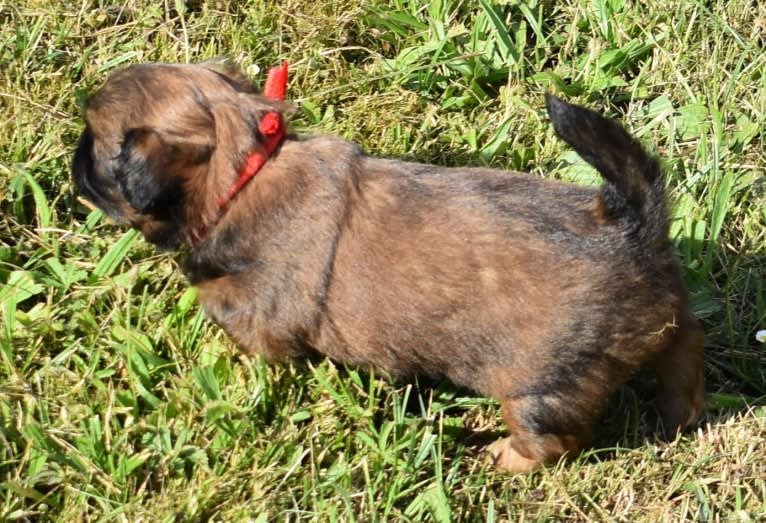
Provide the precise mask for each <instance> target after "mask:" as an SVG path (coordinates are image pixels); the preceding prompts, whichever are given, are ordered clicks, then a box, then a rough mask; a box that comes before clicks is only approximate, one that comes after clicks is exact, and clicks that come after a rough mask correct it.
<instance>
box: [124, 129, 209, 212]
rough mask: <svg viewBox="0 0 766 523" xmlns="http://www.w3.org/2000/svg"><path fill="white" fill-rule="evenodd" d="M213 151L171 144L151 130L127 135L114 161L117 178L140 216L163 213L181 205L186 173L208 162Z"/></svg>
mask: <svg viewBox="0 0 766 523" xmlns="http://www.w3.org/2000/svg"><path fill="white" fill-rule="evenodd" d="M211 152H212V147H210V146H205V145H200V144H195V143H185V142H184V141H183V140H169V139H168V137H164V136H163V133H161V132H159V131H156V130H153V129H147V128H140V129H130V130H128V131H127V132H126V133H125V136H124V138H123V141H122V145H121V148H120V153H119V155H118V156H117V157H116V158H115V159H114V160H113V165H112V171H113V173H114V178H115V180H116V181H117V183H118V184H119V186H120V189H121V190H122V194H123V195H124V197H125V199H126V200H127V201H128V203H129V204H130V205H131V206H132V207H133V208H134V209H135V210H136V211H138V212H139V213H141V214H148V213H153V212H156V211H160V212H162V211H163V210H166V209H163V208H164V207H166V206H168V205H172V204H174V202H178V203H180V202H179V201H178V200H179V199H180V198H181V196H182V193H181V189H182V185H183V181H184V171H185V170H186V169H189V168H191V167H194V166H197V165H200V164H202V163H203V162H206V161H207V160H208V159H209V158H210V154H211Z"/></svg>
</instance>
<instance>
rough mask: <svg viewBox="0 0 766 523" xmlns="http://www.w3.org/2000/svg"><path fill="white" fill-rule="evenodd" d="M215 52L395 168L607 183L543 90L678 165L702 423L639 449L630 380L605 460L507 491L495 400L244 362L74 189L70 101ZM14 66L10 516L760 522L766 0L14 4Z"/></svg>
mask: <svg viewBox="0 0 766 523" xmlns="http://www.w3.org/2000/svg"><path fill="white" fill-rule="evenodd" d="M155 5H156V6H158V7H152V6H155ZM220 55H227V56H230V57H232V58H233V59H234V60H236V61H238V62H240V63H241V64H243V65H244V66H245V67H247V66H249V65H251V64H258V65H259V66H260V69H261V71H263V70H265V69H266V68H267V67H269V66H270V65H272V64H275V63H278V62H279V61H281V60H284V59H288V60H290V62H291V64H292V71H293V73H292V78H291V83H290V90H289V96H290V98H291V99H292V100H293V101H295V103H296V106H297V107H298V110H297V111H296V113H295V114H294V116H293V118H292V122H291V125H292V126H293V127H294V128H296V129H299V130H302V131H303V132H310V133H320V132H329V133H335V134H340V135H342V136H344V137H346V138H348V139H351V140H354V141H356V142H358V143H360V144H361V145H363V146H364V147H365V148H366V149H367V150H369V151H370V152H372V153H375V154H381V155H390V156H402V157H409V158H414V159H418V160H422V161H430V162H437V163H440V164H451V165H483V164H486V165H491V166H495V167H500V168H508V169H523V170H528V171H531V172H533V173H536V174H538V175H541V176H554V177H558V178H562V179H565V180H570V181H574V182H577V183H597V181H598V178H597V176H595V175H594V173H593V171H592V170H590V169H588V168H587V167H585V166H584V165H583V163H582V162H581V161H580V160H579V159H578V158H577V156H576V155H574V154H572V153H571V151H569V150H568V149H567V148H566V147H565V146H564V145H563V144H562V143H561V142H560V141H558V140H556V139H555V138H554V136H553V134H552V131H551V128H550V125H549V123H548V122H547V120H546V118H545V116H544V111H543V93H544V92H545V91H546V90H554V91H556V92H559V93H562V94H564V95H565V96H566V97H568V98H569V99H571V100H574V101H577V102H580V103H585V104H587V105H589V106H591V107H594V108H596V109H597V110H599V111H602V112H604V113H606V114H611V115H614V116H618V117H621V118H623V120H624V122H625V124H626V125H627V126H628V127H629V128H630V129H631V130H632V131H633V132H634V133H635V134H636V135H638V136H639V137H640V138H641V140H642V141H644V142H645V143H646V144H647V146H648V147H650V148H651V149H652V150H656V151H657V152H658V153H660V154H661V155H662V156H663V158H664V160H665V165H666V167H667V176H668V184H669V187H670V193H671V197H672V200H673V203H674V209H675V213H674V215H675V219H674V221H673V224H672V235H673V239H674V241H675V242H676V244H677V246H678V254H679V256H680V258H681V259H682V261H683V265H684V267H685V274H686V277H687V281H688V283H689V287H690V289H691V290H692V293H693V301H694V307H695V310H696V311H697V313H698V314H699V316H700V317H701V318H702V319H703V322H704V324H705V329H706V333H707V356H706V376H707V381H708V391H709V395H708V403H709V412H708V413H707V415H706V417H705V419H704V420H703V422H702V423H701V425H700V428H699V429H698V430H697V431H696V432H694V433H691V434H688V435H686V436H684V437H681V438H679V439H677V440H676V441H674V442H672V443H669V444H663V443H660V442H657V441H655V440H653V439H652V438H651V437H649V436H647V426H649V425H650V422H649V421H648V420H649V419H650V416H651V412H652V387H651V383H650V382H649V380H647V379H646V378H645V377H639V378H638V379H636V380H634V381H633V382H631V384H629V385H628V386H626V387H624V388H623V389H621V391H620V393H619V394H618V395H617V396H616V397H615V398H614V399H613V400H612V402H611V404H610V408H609V411H608V412H607V414H606V416H605V417H604V420H603V422H602V423H601V424H600V425H599V429H598V434H597V438H596V442H595V446H594V448H593V449H591V450H589V451H586V452H585V453H583V454H581V455H579V456H577V457H576V458H575V459H574V460H572V461H569V462H565V463H560V464H559V465H557V466H554V467H550V468H547V469H544V470H540V471H537V472H534V473H532V474H528V475H517V476H509V475H505V474H499V473H496V472H494V471H492V470H491V469H489V468H487V467H486V466H485V465H484V463H483V461H482V453H481V449H482V443H484V442H483V441H479V440H478V439H477V438H476V437H475V436H472V432H473V431H487V432H489V433H492V432H497V433H498V434H499V433H500V432H501V431H502V430H503V428H504V427H503V425H502V421H501V417H500V415H499V413H498V408H497V404H496V403H495V402H493V401H491V400H488V399H484V398H480V397H475V396H472V395H470V394H468V393H465V392H463V391H456V390H454V389H453V388H451V387H450V386H449V385H448V384H439V385H438V386H436V387H435V388H432V387H427V386H425V385H418V384H417V383H415V384H408V383H392V382H391V381H389V380H387V379H385V377H383V376H380V375H368V374H365V373H359V372H357V371H356V370H354V369H346V368H337V367H336V366H334V365H333V364H332V363H330V362H326V361H324V362H319V363H316V364H314V366H312V365H310V364H308V363H298V364H295V365H283V366H273V367H272V366H267V365H266V364H265V363H263V362H262V361H260V360H258V359H250V358H246V357H243V356H241V355H239V354H238V353H237V351H236V349H235V347H234V346H233V345H232V343H231V342H230V341H229V340H228V339H227V338H226V337H225V336H224V335H223V334H222V333H221V332H220V331H219V329H217V328H216V327H215V326H214V325H212V324H210V323H209V322H208V321H207V320H205V319H204V318H203V316H202V314H201V313H200V311H199V309H198V306H197V304H196V300H195V294H194V291H193V290H188V289H187V286H186V284H185V282H184V279H183V277H182V275H181V274H180V273H179V271H178V267H177V265H176V262H175V261H174V260H173V258H172V257H169V256H167V255H160V254H158V253H156V252H155V251H154V250H153V248H152V247H150V246H148V245H147V244H146V243H145V242H144V241H143V240H142V239H141V238H140V236H138V235H137V234H135V233H133V232H126V231H124V230H120V229H118V228H116V227H115V226H114V225H113V224H111V223H110V222H109V221H108V220H106V219H105V218H104V217H103V216H102V215H101V214H100V213H98V212H89V211H88V210H87V209H86V208H85V207H84V206H82V205H81V204H80V203H78V201H77V200H76V198H75V195H74V194H73V187H72V183H71V180H70V177H69V164H70V161H71V157H72V153H73V150H74V145H75V142H76V139H77V136H78V133H79V131H80V129H81V127H82V121H81V119H80V117H79V112H80V111H79V104H80V103H81V101H82V100H83V98H84V96H85V95H86V94H87V92H88V91H89V90H91V89H92V88H94V87H95V86H97V85H99V84H100V83H101V82H102V81H103V80H104V78H105V76H106V75H107V74H108V73H109V72H110V71H112V70H114V69H116V68H118V67H120V66H121V65H124V64H127V63H133V62H139V61H196V60H202V59H206V58H211V57H215V56H220ZM251 70H252V69H251ZM0 71H2V73H1V74H0V199H1V200H2V203H1V204H0V205H1V206H2V211H1V213H0V223H1V226H0V284H2V287H1V288H0V332H1V334H0V520H3V521H5V520H8V521H62V522H65V521H66V522H69V521H112V520H116V521H208V520H215V521H243V520H247V519H248V518H249V520H250V521H259V522H260V521H304V520H320V521H351V520H359V521H387V520H395V521H400V520H401V521H437V522H443V521H497V522H500V521H521V520H531V521H550V520H566V521H586V520H597V521H651V522H654V521H679V520H700V521H759V520H763V519H764V518H766V407H762V406H760V405H763V404H764V403H765V402H764V397H766V346H764V345H762V344H759V343H757V342H756V341H755V338H754V335H755V332H756V331H757V330H758V329H763V328H766V292H765V289H764V275H765V274H766V196H765V195H764V194H765V191H766V179H765V178H764V167H765V166H766V140H764V139H765V138H766V131H765V130H766V7H765V6H763V5H761V4H760V3H759V2H753V1H748V0H729V1H726V0H711V1H702V0H696V1H695V0H689V1H684V2H669V1H658V0H648V1H646V2H627V1H624V0H562V1H560V2H556V1H525V2H493V1H490V0H479V1H476V2H473V1H457V0H432V1H430V2H427V1H425V0H419V1H415V0H389V1H387V2H386V1H384V0H371V1H361V0H327V1H305V0H284V1H280V2H270V1H266V0H251V1H242V2H235V1H228V0H220V1H209V2H188V3H187V4H185V5H184V3H183V2H181V1H176V2H165V3H162V2H155V3H151V2H146V3H144V2H134V1H132V0H125V1H124V2H122V3H115V4H108V3H97V2H88V1H84V2H74V3H73V2H42V1H36V0H26V1H23V2H20V3H13V4H11V3H9V2H0ZM254 80H255V81H257V82H262V81H263V76H262V73H261V74H259V75H257V76H256V77H255V78H254ZM541 321H545V320H544V319H541Z"/></svg>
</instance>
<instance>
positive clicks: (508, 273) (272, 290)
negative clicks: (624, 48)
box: [72, 63, 704, 472]
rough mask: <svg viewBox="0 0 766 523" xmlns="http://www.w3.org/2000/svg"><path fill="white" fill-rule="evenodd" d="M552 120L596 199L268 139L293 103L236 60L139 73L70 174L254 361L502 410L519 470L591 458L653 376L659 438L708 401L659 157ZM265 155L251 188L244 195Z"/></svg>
mask: <svg viewBox="0 0 766 523" xmlns="http://www.w3.org/2000/svg"><path fill="white" fill-rule="evenodd" d="M546 105H547V111H548V114H549V116H550V119H551V121H552V123H553V127H554V129H555V131H556V133H557V135H558V136H559V137H560V138H561V139H563V140H564V141H565V142H566V143H568V144H569V145H570V146H571V147H573V148H574V149H575V151H577V153H579V155H580V156H581V157H582V158H583V159H585V160H586V161H587V162H588V163H590V164H591V165H593V166H594V167H595V168H596V169H597V170H598V172H599V173H600V174H601V175H602V176H603V178H604V180H605V181H604V184H603V185H602V186H601V187H582V186H577V185H573V184H566V183H562V182H559V181H554V180H549V179H543V178H539V177H533V176H530V175H526V174H522V173H516V172H504V171H500V170H493V169H487V168H447V167H441V166H436V165H425V164H419V163H412V162H407V161H400V160H395V159H384V158H377V157H372V156H369V155H367V154H365V153H364V152H363V151H362V150H361V149H360V148H359V147H358V146H356V145H354V144H352V143H349V142H347V141H344V140H342V139H340V138H337V137H332V136H311V137H299V136H296V135H294V134H289V133H286V134H284V135H281V136H279V137H278V143H276V145H274V146H273V147H271V146H267V143H268V142H269V140H268V139H267V138H268V137H267V136H266V134H267V132H265V131H263V129H262V128H261V127H262V124H263V123H264V122H265V121H266V120H267V119H268V118H269V116H268V115H272V116H271V118H272V119H273V118H274V115H276V116H277V117H278V123H279V122H282V121H283V120H282V118H283V117H284V115H285V114H286V111H287V110H288V106H287V105H286V104H285V103H283V102H281V101H279V100H276V99H274V98H271V97H269V96H264V95H263V94H259V92H258V91H257V90H256V89H255V88H254V87H253V85H252V84H251V83H250V82H249V81H248V80H247V79H246V78H245V77H244V76H243V75H242V74H241V73H240V72H239V71H238V70H237V69H236V67H233V66H226V65H221V64H215V63H202V64H191V65H179V64H143V65H132V66H129V67H127V68H125V69H123V70H121V71H118V72H116V73H114V74H113V75H112V76H111V77H110V78H109V79H108V80H107V81H106V83H105V85H103V87H101V88H100V89H99V90H98V91H96V92H95V93H94V94H93V95H92V96H90V98H89V100H88V102H87V104H86V107H85V111H84V119H85V122H86V127H85V130H84V132H83V133H82V136H81V137H80V140H79V143H78V145H77V149H76V153H75V155H74V161H73V167H72V170H73V178H74V182H75V185H76V187H77V189H78V191H79V192H80V193H81V194H82V196H84V198H86V199H87V200H90V201H91V202H93V203H94V204H95V205H96V206H98V207H99V208H101V209H103V210H104V211H105V212H106V213H107V214H108V215H109V216H110V217H112V218H113V219H115V220H117V221H118V222H120V223H125V224H129V225H130V226H132V227H135V228H138V229H140V231H141V232H142V233H143V235H144V236H145V238H146V239H147V240H148V241H149V242H152V243H154V244H156V245H158V246H159V247H160V248H163V249H177V248H183V249H185V250H187V251H188V259H187V261H186V269H185V271H186V274H187V276H188V279H189V280H190V283H191V284H192V285H194V286H196V287H197V289H198V291H199V292H198V296H199V300H200V302H201V304H202V305H203V308H204V310H205V311H206V313H207V314H208V315H209V316H210V317H211V318H212V319H213V320H214V321H215V322H216V323H217V324H218V325H220V326H221V327H222V328H223V329H224V330H225V331H226V333H228V335H229V336H230V337H231V338H232V339H233V340H234V341H235V342H236V344H237V345H238V346H239V347H240V348H241V349H242V350H244V351H246V352H248V353H257V354H260V355H263V356H264V357H265V358H267V359H268V360H269V361H281V360H285V359H289V358H299V357H304V356H308V355H311V354H317V353H318V354H321V355H325V356H327V357H329V358H331V359H333V360H336V361H340V362H344V363H347V364H350V365H354V366H359V367H363V368H369V367H374V368H379V369H384V370H385V371H387V372H388V373H389V374H390V375H391V376H394V377H397V376H412V375H423V376H430V377H436V378H446V379H449V380H451V381H452V382H453V383H455V384H456V385H458V386H462V387H467V388H468V389H471V390H473V391H476V392H478V393H480V394H483V395H486V396H490V397H493V398H496V399H497V400H498V401H499V402H500V407H501V411H502V414H503V417H504V420H505V422H506V424H507V427H508V430H509V435H508V436H507V437H505V438H503V439H500V440H499V441H497V442H495V443H494V444H493V445H492V446H491V447H490V449H489V456H490V458H491V460H492V461H493V462H494V464H495V465H496V466H497V467H498V468H500V469H503V470H508V471H512V472H525V471H529V470H532V469H534V468H536V467H538V466H539V465H541V464H549V463H552V462H556V461H557V460H558V459H559V458H560V457H561V456H562V455H565V454H566V455H572V454H574V453H576V452H578V451H579V450H581V449H582V448H583V446H584V445H587V444H588V442H589V440H590V438H591V435H592V430H593V427H594V425H595V423H596V421H597V420H598V417H599V415H600V414H601V413H602V411H603V409H604V407H605V404H606V402H607V400H608V398H609V397H610V395H611V394H612V393H613V392H614V391H615V390H616V389H617V388H618V387H619V386H620V385H621V384H623V383H624V382H625V381H627V380H628V379H629V378H630V377H631V376H632V375H634V374H635V373H636V372H637V371H638V370H640V369H645V368H649V369H652V370H653V371H654V372H655V373H656V376H657V394H658V398H657V404H658V409H659V414H660V418H661V421H662V425H663V426H664V430H665V432H666V434H669V435H675V434H677V433H678V431H682V430H684V429H685V428H687V427H689V426H690V425H691V424H693V423H694V422H695V420H697V418H698V416H699V415H700V414H701V412H702V411H703V407H704V399H703V398H704V385H703V332H702V329H701V326H700V324H699V322H698V320H697V319H696V318H695V317H694V315H693V314H692V312H691V311H690V307H689V302H688V294H687V291H686V289H685V286H684V282H683V279H682V275H681V270H680V266H679V264H678V263H677V261H676V260H675V259H674V256H673V252H672V244H671V242H670V241H669V239H668V212H667V210H666V202H665V189H664V179H663V174H662V171H661V168H660V164H659V162H658V160H657V159H656V158H655V157H653V156H652V155H650V154H648V153H647V152H646V151H645V150H644V149H643V148H642V146H641V145H639V143H638V142H637V141H636V140H634V139H633V138H632V137H631V136H630V135H629V134H628V133H627V132H626V131H625V130H624V129H623V128H622V126H621V125H619V124H618V123H616V122H615V121H612V120H610V119H607V118H604V117H602V116H600V115H599V114H597V113H595V112H592V111H590V110H588V109H585V108H582V107H578V106H575V105H570V104H568V103H566V102H564V101H563V100H560V99H559V98H557V97H555V96H553V95H547V96H546ZM272 145H273V144H272ZM253 155H255V156H259V155H260V158H261V160H262V161H261V162H260V163H261V164H262V165H261V166H260V167H259V170H258V172H257V176H254V177H252V179H250V180H249V181H248V182H247V183H242V184H239V185H240V187H238V188H237V190H236V191H232V187H235V186H236V185H237V184H238V183H239V182H238V180H240V173H241V172H242V171H243V169H245V168H246V166H245V164H247V163H248V162H249V161H250V158H251V156H253ZM187 245H188V246H189V247H188V248H187V247H186V246H187Z"/></svg>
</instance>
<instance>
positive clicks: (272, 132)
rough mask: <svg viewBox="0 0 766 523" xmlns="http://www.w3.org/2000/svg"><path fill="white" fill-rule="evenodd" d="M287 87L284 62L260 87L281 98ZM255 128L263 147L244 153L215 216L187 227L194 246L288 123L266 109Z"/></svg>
mask: <svg viewBox="0 0 766 523" xmlns="http://www.w3.org/2000/svg"><path fill="white" fill-rule="evenodd" d="M286 91H287V62H285V63H283V64H282V66H280V67H274V68H272V69H271V70H269V75H268V77H267V78H266V85H265V86H264V88H263V94H264V96H268V97H270V98H275V99H277V100H284V99H285V93H286ZM258 131H259V132H260V134H261V136H262V137H263V143H262V144H261V145H262V149H261V150H259V151H255V152H252V153H250V154H248V155H247V157H246V158H245V163H244V165H243V166H242V170H241V171H240V173H239V176H238V177H237V181H236V182H234V185H232V186H231V187H230V188H229V190H228V191H227V193H226V194H225V195H224V196H223V198H221V199H220V200H219V202H218V212H217V215H216V217H215V218H214V219H213V220H210V221H205V220H204V219H203V221H202V223H200V224H199V225H198V226H197V227H193V228H192V229H191V230H190V231H189V242H190V243H191V245H192V247H197V246H198V245H199V244H200V243H201V242H202V240H203V239H204V238H205V236H206V235H207V233H208V232H209V231H210V229H211V228H212V227H213V226H214V225H215V224H216V223H217V222H218V221H219V220H220V219H221V218H222V217H223V215H224V214H226V210H227V209H228V208H229V204H231V201H232V200H233V199H234V197H235V196H236V195H237V193H239V191H241V190H242V188H243V187H245V185H247V183H248V182H249V181H250V180H252V179H253V178H254V177H255V175H256V174H258V171H260V170H261V167H263V165H264V164H265V163H266V162H267V161H268V159H269V158H270V157H271V155H272V154H273V153H274V151H275V150H276V149H277V147H279V144H281V143H282V141H283V140H284V139H285V136H286V135H287V127H286V126H285V122H284V119H283V118H282V115H281V114H279V113H277V112H270V113H266V114H265V115H264V116H263V118H261V121H260V123H259V124H258Z"/></svg>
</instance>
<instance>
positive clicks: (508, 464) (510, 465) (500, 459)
mask: <svg viewBox="0 0 766 523" xmlns="http://www.w3.org/2000/svg"><path fill="white" fill-rule="evenodd" d="M512 440H513V436H508V437H507V438H503V439H501V440H499V441H496V442H495V443H493V444H492V445H490V446H489V448H488V449H487V458H486V459H487V461H488V462H489V463H491V464H492V465H493V466H494V467H495V468H497V469H498V470H502V471H505V472H512V473H524V472H529V471H531V470H534V469H536V468H537V467H539V466H540V462H539V461H537V460H534V459H529V458H526V457H524V456H522V455H521V454H520V453H519V451H517V450H516V449H515V448H513V445H512V443H511V442H512Z"/></svg>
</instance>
